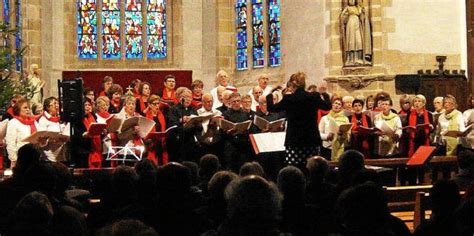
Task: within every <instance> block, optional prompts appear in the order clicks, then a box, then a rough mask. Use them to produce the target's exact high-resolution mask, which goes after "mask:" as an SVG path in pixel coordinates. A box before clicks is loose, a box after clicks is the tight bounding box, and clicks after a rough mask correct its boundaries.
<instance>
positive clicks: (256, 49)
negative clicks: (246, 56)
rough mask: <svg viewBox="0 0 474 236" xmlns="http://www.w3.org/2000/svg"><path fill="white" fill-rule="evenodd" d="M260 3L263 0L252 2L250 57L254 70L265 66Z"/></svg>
mask: <svg viewBox="0 0 474 236" xmlns="http://www.w3.org/2000/svg"><path fill="white" fill-rule="evenodd" d="M262 1H263V0H252V42H253V45H252V55H253V67H254V68H261V67H263V66H264V64H265V57H264V55H265V49H264V47H263V44H264V42H265V40H264V36H263V31H264V30H263V2H262Z"/></svg>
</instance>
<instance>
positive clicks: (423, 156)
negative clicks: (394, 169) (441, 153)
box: [407, 146, 436, 166]
mask: <svg viewBox="0 0 474 236" xmlns="http://www.w3.org/2000/svg"><path fill="white" fill-rule="evenodd" d="M435 150H436V147H433V146H420V147H419V148H418V149H417V150H416V152H415V153H413V156H412V157H411V158H410V159H408V162H407V166H421V165H424V164H425V163H426V161H427V160H428V159H429V158H430V157H431V155H432V154H433V152H434V151H435Z"/></svg>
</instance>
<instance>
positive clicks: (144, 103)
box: [136, 82, 151, 116]
mask: <svg viewBox="0 0 474 236" xmlns="http://www.w3.org/2000/svg"><path fill="white" fill-rule="evenodd" d="M138 92H139V94H140V97H139V98H138V99H137V104H136V109H137V110H136V112H138V113H140V115H142V116H143V115H145V113H146V111H145V110H146V108H147V107H148V98H149V97H150V95H151V85H150V83H148V82H142V83H140V86H139V88H138Z"/></svg>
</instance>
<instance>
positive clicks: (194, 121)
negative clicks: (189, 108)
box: [184, 113, 218, 128]
mask: <svg viewBox="0 0 474 236" xmlns="http://www.w3.org/2000/svg"><path fill="white" fill-rule="evenodd" d="M214 117H218V116H216V114H215V113H203V114H202V115H199V116H196V115H191V116H190V117H189V120H188V122H186V123H185V124H184V128H191V127H194V126H196V125H200V124H202V123H203V122H205V121H208V120H211V119H213V118H214Z"/></svg>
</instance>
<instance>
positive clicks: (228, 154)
mask: <svg viewBox="0 0 474 236" xmlns="http://www.w3.org/2000/svg"><path fill="white" fill-rule="evenodd" d="M229 104H230V107H229V110H227V111H226V112H224V113H223V115H224V119H225V120H228V121H230V122H233V123H240V122H244V121H247V120H250V116H249V114H248V113H246V112H245V111H243V109H242V107H241V104H242V97H241V95H240V93H237V92H234V93H232V94H231V95H230V97H229ZM225 140H226V141H225V144H224V146H225V148H224V157H225V161H224V162H223V163H222V166H223V167H224V168H229V169H231V170H232V171H234V172H235V173H238V172H239V169H240V167H241V166H242V165H243V164H244V163H245V162H247V161H251V157H252V154H251V149H250V148H251V147H250V141H249V136H248V132H247V133H244V134H234V131H233V130H229V131H227V132H226V133H225Z"/></svg>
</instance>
